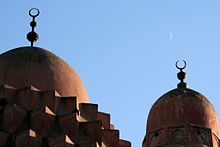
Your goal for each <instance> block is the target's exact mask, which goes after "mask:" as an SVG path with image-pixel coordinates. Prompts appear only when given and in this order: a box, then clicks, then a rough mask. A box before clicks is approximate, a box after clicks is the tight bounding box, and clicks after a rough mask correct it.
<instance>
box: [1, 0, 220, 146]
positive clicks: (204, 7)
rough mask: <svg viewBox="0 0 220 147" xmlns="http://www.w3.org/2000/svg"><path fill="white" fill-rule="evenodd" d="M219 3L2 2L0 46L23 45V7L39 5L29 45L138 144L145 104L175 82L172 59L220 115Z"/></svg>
mask: <svg viewBox="0 0 220 147" xmlns="http://www.w3.org/2000/svg"><path fill="white" fill-rule="evenodd" d="M219 6H220V2H219V1H218V0H209V1H208V0H194V1H191V0H184V1H183V0H179V1H177V0H176V1H174V0H166V1H165V0H66V1H49V0H48V1H43V0H38V1H37V0H31V1H25V0H19V1H12V0H7V1H3V2H1V5H0V15H1V24H0V26H1V27H0V33H1V35H0V36H1V37H0V38H1V45H0V46H1V48H0V51H1V52H4V51H7V50H9V49H12V48H15V47H19V46H25V45H29V42H28V41H27V40H26V34H27V33H28V32H29V31H30V26H29V22H30V21H31V18H30V17H29V15H28V11H29V9H30V8H32V7H37V8H38V9H40V11H41V14H40V16H39V17H37V22H38V26H37V28H36V31H37V32H38V34H39V35H40V39H39V41H37V42H36V43H35V45H36V46H39V47H42V48H46V49H48V50H50V51H52V52H54V53H55V54H57V55H58V56H60V57H61V58H63V59H64V60H66V61H67V62H68V63H69V64H70V65H71V66H72V67H73V68H74V69H75V71H76V72H77V73H78V74H79V76H80V77H81V79H82V81H83V83H84V85H85V87H86V89H87V92H88V94H89V97H90V101H91V103H97V104H99V110H101V111H104V112H108V113H110V114H111V121H112V123H113V124H114V125H115V126H116V128H117V129H119V130H120V136H121V138H123V139H127V140H130V141H131V142H132V144H133V146H134V147H139V146H141V143H142V140H143V137H144V134H145V128H146V120H147V114H148V111H149V109H150V108H151V106H152V104H153V103H154V102H155V101H156V99H157V98H159V97H160V96H161V95H163V94H164V93H166V92H167V91H169V90H171V89H173V88H175V87H176V84H177V83H178V80H177V78H176V73H177V72H178V70H177V69H176V68H175V62H176V61H177V60H182V59H184V60H186V61H187V68H186V70H185V71H186V72H187V78H186V81H187V83H188V86H189V87H190V88H192V89H194V90H196V91H198V92H200V93H202V94H204V95H205V96H206V97H208V98H209V100H210V101H211V102H212V104H213V105H214V107H215V109H216V111H217V113H218V114H220V108H219V107H218V104H219V103H220V100H219V96H220V94H219V89H220V86H219V83H220V76H219V75H220V70H219V67H218V66H219V63H220V58H219V56H220V51H219V49H220V41H219V40H220V9H219Z"/></svg>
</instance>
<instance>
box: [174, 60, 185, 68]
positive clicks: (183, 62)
mask: <svg viewBox="0 0 220 147" xmlns="http://www.w3.org/2000/svg"><path fill="white" fill-rule="evenodd" d="M179 62H180V61H177V62H176V68H178V69H179V70H183V69H184V68H186V61H185V60H182V62H183V63H184V65H183V67H179V66H178V63H179Z"/></svg>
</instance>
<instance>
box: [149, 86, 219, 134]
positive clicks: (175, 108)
mask: <svg viewBox="0 0 220 147" xmlns="http://www.w3.org/2000/svg"><path fill="white" fill-rule="evenodd" d="M185 124H190V125H197V126H201V127H206V128H210V129H212V132H214V133H215V134H216V135H217V134H218V119H217V114H216V112H215V110H214V108H213V106H212V104H211V103H210V102H209V101H208V99H207V98H206V97H204V96H203V95H202V94H200V93H198V92H196V91H194V90H191V89H188V88H177V89H174V90H171V91H169V92H168V93H166V94H164V95H163V96H161V97H160V98H159V99H158V100H157V101H156V102H155V103H154V105H153V106H152V108H151V110H150V112H149V116H148V121H147V132H152V131H155V130H159V129H162V128H166V127H175V126H181V125H185Z"/></svg>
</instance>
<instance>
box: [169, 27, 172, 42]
mask: <svg viewBox="0 0 220 147" xmlns="http://www.w3.org/2000/svg"><path fill="white" fill-rule="evenodd" d="M169 35H170V38H169V41H172V40H173V32H172V31H171V30H169Z"/></svg>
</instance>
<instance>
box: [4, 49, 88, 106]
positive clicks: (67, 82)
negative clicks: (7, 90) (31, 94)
mask: <svg viewBox="0 0 220 147" xmlns="http://www.w3.org/2000/svg"><path fill="white" fill-rule="evenodd" d="M0 69H1V72H0V85H3V84H8V85H11V86H13V87H16V88H23V87H28V86H31V85H32V86H34V87H36V88H38V89H40V90H41V91H47V90H56V91H57V92H58V93H59V94H60V95H61V96H77V100H78V102H88V96H87V93H86V90H85V88H84V86H83V83H82V81H81V80H80V78H79V76H78V75H77V74H76V73H75V71H74V70H73V69H72V68H71V67H70V65H68V64H67V63H66V62H65V61H63V60H62V59H61V58H59V57H58V56H56V55H54V54H53V53H51V52H49V51H46V50H44V49H41V48H38V47H21V48H16V49H13V50H10V51H8V52H5V53H3V54H1V55H0Z"/></svg>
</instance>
